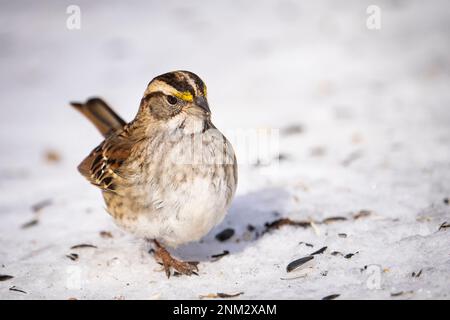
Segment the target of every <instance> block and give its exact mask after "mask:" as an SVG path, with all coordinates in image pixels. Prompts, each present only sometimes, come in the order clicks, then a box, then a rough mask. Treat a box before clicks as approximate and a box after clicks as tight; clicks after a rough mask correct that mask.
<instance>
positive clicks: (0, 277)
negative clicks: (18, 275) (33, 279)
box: [0, 274, 14, 281]
mask: <svg viewBox="0 0 450 320" xmlns="http://www.w3.org/2000/svg"><path fill="white" fill-rule="evenodd" d="M12 278H14V277H13V276H10V275H7V274H0V281H6V280H9V279H12Z"/></svg>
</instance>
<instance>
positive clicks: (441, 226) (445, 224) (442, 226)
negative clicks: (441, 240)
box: [438, 221, 450, 231]
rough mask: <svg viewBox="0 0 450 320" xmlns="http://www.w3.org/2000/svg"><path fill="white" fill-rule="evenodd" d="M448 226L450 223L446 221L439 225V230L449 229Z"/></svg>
mask: <svg viewBox="0 0 450 320" xmlns="http://www.w3.org/2000/svg"><path fill="white" fill-rule="evenodd" d="M448 227H450V224H448V223H447V221H445V222H443V223H442V224H441V225H440V226H439V229H438V231H441V230H442V229H447V228H448Z"/></svg>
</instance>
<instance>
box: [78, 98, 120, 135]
mask: <svg viewBox="0 0 450 320" xmlns="http://www.w3.org/2000/svg"><path fill="white" fill-rule="evenodd" d="M70 104H71V105H72V106H73V107H74V108H75V109H77V110H78V111H80V112H81V113H82V114H83V115H84V116H86V118H88V119H89V120H90V121H91V122H92V123H93V124H94V126H95V127H96V128H97V129H98V130H99V131H100V132H101V134H102V135H103V136H104V137H107V136H108V135H110V134H111V133H112V132H114V131H116V130H120V129H122V128H123V127H124V126H125V124H126V122H125V121H124V120H123V119H122V118H121V117H120V116H119V115H117V113H115V112H114V111H113V110H112V109H111V108H110V107H109V106H108V105H107V104H106V102H105V101H103V100H102V99H100V98H91V99H89V100H88V101H87V102H86V103H79V102H71V103H70Z"/></svg>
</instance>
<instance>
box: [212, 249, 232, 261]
mask: <svg viewBox="0 0 450 320" xmlns="http://www.w3.org/2000/svg"><path fill="white" fill-rule="evenodd" d="M228 254H230V251H228V250H224V251H223V252H222V253H218V254H213V255H212V256H211V258H213V259H214V260H213V261H218V260H220V259H221V258H223V257H225V256H226V255H228Z"/></svg>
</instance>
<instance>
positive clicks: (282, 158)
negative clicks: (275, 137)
mask: <svg viewBox="0 0 450 320" xmlns="http://www.w3.org/2000/svg"><path fill="white" fill-rule="evenodd" d="M290 158H291V156H290V155H288V154H286V153H280V154H278V157H277V158H276V159H277V160H278V161H285V160H289V159H290Z"/></svg>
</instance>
